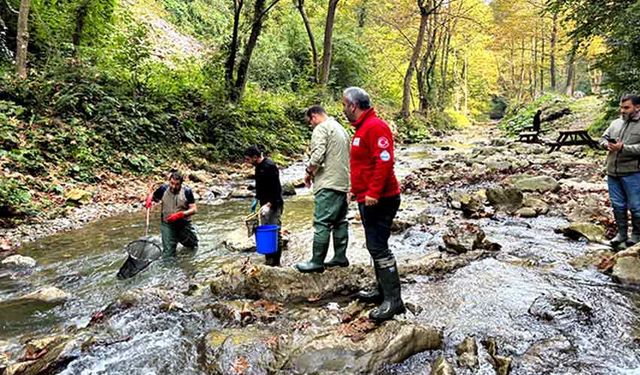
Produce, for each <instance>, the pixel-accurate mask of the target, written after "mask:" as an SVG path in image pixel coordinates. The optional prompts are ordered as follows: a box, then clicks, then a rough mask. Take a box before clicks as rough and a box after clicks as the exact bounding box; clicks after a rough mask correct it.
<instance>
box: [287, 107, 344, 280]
mask: <svg viewBox="0 0 640 375" xmlns="http://www.w3.org/2000/svg"><path fill="white" fill-rule="evenodd" d="M305 117H306V119H307V121H308V122H309V123H310V124H311V126H312V127H313V134H312V136H311V156H310V158H309V164H308V166H307V168H306V171H305V172H306V173H305V176H304V182H305V185H306V186H307V187H310V186H311V183H312V182H313V196H314V203H315V207H314V211H313V229H314V233H313V247H312V252H313V254H312V257H311V260H310V261H308V262H302V263H298V264H296V268H297V269H298V271H300V272H323V271H324V270H325V268H331V267H347V266H349V260H348V259H347V256H346V253H347V245H348V243H349V224H348V222H347V211H348V210H349V204H348V202H347V193H348V192H349V143H350V142H349V135H348V134H347V132H346V131H345V130H344V128H343V127H342V125H340V124H339V123H338V122H337V121H336V120H335V119H334V118H333V117H328V116H327V113H326V112H325V110H324V108H322V107H320V106H312V107H310V108H309V109H308V110H307V112H306V115H305ZM332 233H333V253H334V255H333V259H331V260H330V261H328V262H326V263H325V262H324V260H325V257H326V256H327V251H328V250H329V236H330V235H331V234H332Z"/></svg>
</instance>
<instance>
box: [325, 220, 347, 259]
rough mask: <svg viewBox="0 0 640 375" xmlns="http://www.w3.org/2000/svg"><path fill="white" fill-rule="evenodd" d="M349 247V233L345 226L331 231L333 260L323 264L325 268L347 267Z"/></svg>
mask: <svg viewBox="0 0 640 375" xmlns="http://www.w3.org/2000/svg"><path fill="white" fill-rule="evenodd" d="M348 246H349V233H348V229H347V226H346V225H344V228H339V229H336V230H334V231H333V258H332V259H331V260H330V261H328V262H325V263H324V266H325V268H332V267H349V260H348V259H347V247H348Z"/></svg>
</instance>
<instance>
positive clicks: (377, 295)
mask: <svg viewBox="0 0 640 375" xmlns="http://www.w3.org/2000/svg"><path fill="white" fill-rule="evenodd" d="M374 271H375V273H376V287H375V288H373V289H372V290H361V291H359V292H358V294H357V295H356V298H357V299H358V300H359V301H361V302H364V303H375V304H378V305H379V304H381V303H382V301H383V299H384V297H383V294H384V292H383V291H382V287H381V286H380V278H379V277H378V269H377V268H374Z"/></svg>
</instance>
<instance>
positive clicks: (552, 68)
mask: <svg viewBox="0 0 640 375" xmlns="http://www.w3.org/2000/svg"><path fill="white" fill-rule="evenodd" d="M557 41H558V15H557V14H555V13H554V14H553V26H552V29H551V41H550V44H551V45H550V48H551V51H550V52H549V74H550V77H549V78H550V79H551V90H553V91H555V90H556V43H557Z"/></svg>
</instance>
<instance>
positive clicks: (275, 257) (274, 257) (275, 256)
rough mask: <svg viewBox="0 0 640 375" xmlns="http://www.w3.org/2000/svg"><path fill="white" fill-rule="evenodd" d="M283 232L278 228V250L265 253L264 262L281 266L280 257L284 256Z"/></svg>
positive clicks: (272, 265)
mask: <svg viewBox="0 0 640 375" xmlns="http://www.w3.org/2000/svg"><path fill="white" fill-rule="evenodd" d="M282 242H283V241H282V234H281V233H280V230H278V250H276V252H275V253H272V254H268V255H265V256H264V258H265V261H264V264H265V265H267V266H270V267H280V257H281V256H282V246H283V244H282Z"/></svg>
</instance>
